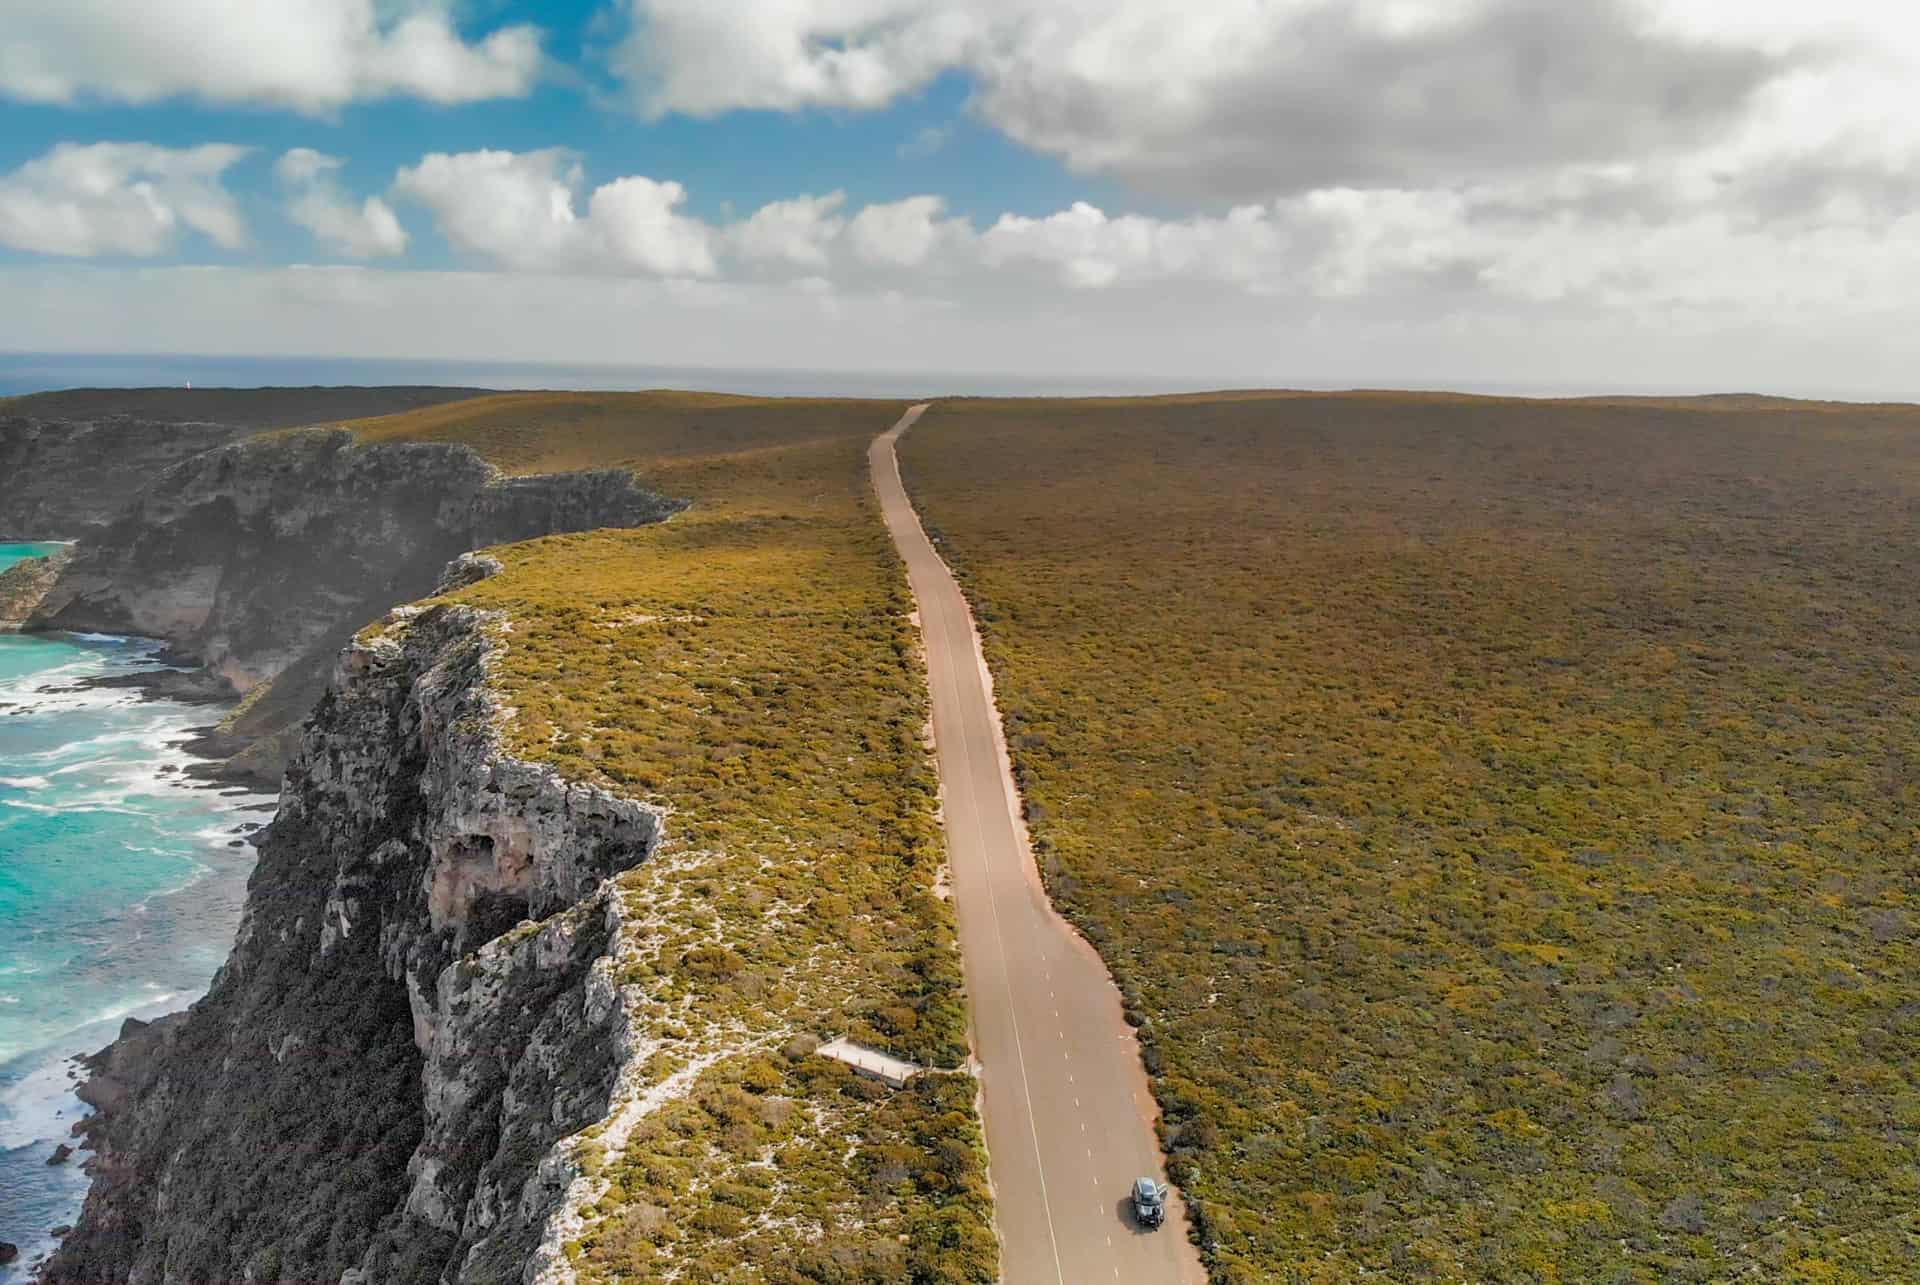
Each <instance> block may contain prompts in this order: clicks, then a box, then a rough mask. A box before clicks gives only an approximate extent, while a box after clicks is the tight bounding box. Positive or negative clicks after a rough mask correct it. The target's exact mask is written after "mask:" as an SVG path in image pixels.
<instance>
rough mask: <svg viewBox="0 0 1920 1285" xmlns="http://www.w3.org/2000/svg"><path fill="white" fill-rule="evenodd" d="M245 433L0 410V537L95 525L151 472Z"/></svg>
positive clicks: (46, 535)
mask: <svg viewBox="0 0 1920 1285" xmlns="http://www.w3.org/2000/svg"><path fill="white" fill-rule="evenodd" d="M246 433H247V430H246V429H244V428H236V427H233V426H231V425H226V424H171V423H165V422H161V421H155V420H148V419H130V418H116V419H107V420H98V421H80V422H72V421H54V420H43V419H36V418H27V417H23V416H18V415H12V416H4V417H0V538H6V539H17V540H66V539H72V538H74V537H77V536H81V535H85V534H87V533H89V532H92V531H95V530H98V529H99V528H101V527H103V526H105V525H106V524H107V523H108V522H110V521H112V520H113V516H114V515H115V514H116V513H118V512H119V511H120V510H121V509H122V508H124V507H125V506H126V504H127V502H128V501H129V500H131V499H132V498H133V497H134V495H135V493H137V492H138V491H139V490H140V488H141V487H143V486H145V485H146V484H147V483H149V482H151V481H152V480H153V479H154V476H155V475H156V474H158V473H160V472H163V471H164V470H166V469H167V468H170V467H171V466H173V465H174V464H177V463H179V462H180V461H181V460H184V459H187V458H189V457H190V456H194V455H198V454H199V453H200V452H201V451H204V450H210V449H211V448H213V447H216V446H223V445H225V444H226V443H228V442H231V441H233V440H235V439H236V438H240V437H244V436H245V435H246Z"/></svg>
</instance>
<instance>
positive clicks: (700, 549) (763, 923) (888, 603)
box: [355, 394, 996, 1282]
mask: <svg viewBox="0 0 1920 1285" xmlns="http://www.w3.org/2000/svg"><path fill="white" fill-rule="evenodd" d="M899 409H900V408H899V407H898V406H895V405H890V404H886V403H860V402H797V401H786V402H771V401H764V400H753V399H741V398H718V397H704V396H695V395H682V394H639V395H636V394H610V395H591V396H586V395H573V394H554V395H547V394H539V395H510V396H503V397H498V398H483V399H479V400H477V401H473V402H467V403H462V404H461V405H460V407H459V408H457V409H456V408H448V407H438V408H433V409H431V410H427V411H422V412H414V413H411V414H408V415H404V416H396V417H393V418H390V419H386V420H374V421H367V422H365V423H362V424H359V425H355V428H356V430H357V431H358V432H360V433H361V434H362V436H363V437H365V438H368V439H377V440H438V441H464V442H468V443H469V444H471V445H473V446H474V447H475V448H476V449H478V450H480V451H481V452H482V453H483V454H484V455H486V456H487V457H488V458H489V459H490V460H492V461H493V462H494V463H495V464H497V465H498V466H500V467H501V468H503V469H506V470H508V471H511V472H522V473H524V472H534V471H546V470H552V469H563V468H564V469H572V468H584V467H607V466H614V465H618V466H624V467H629V468H632V469H633V470H634V471H635V472H636V473H637V474H638V475H639V477H640V478H641V480H642V481H643V483H645V484H646V485H649V486H651V487H653V488H655V489H657V490H659V491H661V492H663V493H665V494H669V495H675V496H684V497H688V498H690V499H691V500H692V501H693V504H692V507H690V508H689V509H688V510H686V511H685V512H684V513H681V514H679V515H678V516H676V517H675V518H674V519H673V520H672V521H670V522H668V523H665V524H662V525H658V526H651V527H645V528H640V529H635V530H609V531H594V532H585V533H581V534H574V535H562V536H554V537H550V538H547V539H542V540H535V541H531V542H528V543H526V544H521V545H514V546H509V547H506V548H502V549H496V550H493V551H492V552H493V553H494V554H495V555H496V556H498V557H499V558H500V559H501V560H502V562H503V563H504V564H505V570H504V571H503V572H502V573H501V574H500V575H498V576H495V577H494V578H492V579H489V580H485V581H482V582H480V583H478V584H475V585H472V586H469V587H467V588H465V589H461V590H459V591H458V592H457V593H456V594H454V595H453V596H454V597H456V598H457V599H458V600H460V601H463V602H467V603H471V604H473V605H475V606H478V607H481V608H484V609H487V610H490V611H496V612H499V613H501V624H500V625H499V626H498V629H497V640H498V641H499V643H500V644H501V649H500V652H499V657H498V660H497V663H496V665H495V670H494V681H495V685H496V687H497V688H498V691H499V695H500V697H501V699H502V701H503V702H504V703H505V704H506V705H508V706H510V707H511V709H512V715H511V717H510V719H509V721H508V725H507V727H506V729H505V734H506V738H507V742H508V747H509V748H510V749H511V750H512V751H513V752H514V753H516V754H518V755H520V756H522V757H525V758H528V759H532V760H537V761H542V762H547V763H551V764H553V765H555V766H557V767H559V768H561V769H562V770H563V771H565V772H566V773H567V774H568V775H570V776H573V777H575V778H578V779H583V780H591V781H598V782H601V783H603V784H606V785H608V786H610V787H612V788H614V789H616V790H619V791H622V792H624V793H627V794H630V795H633V796H636V797H640V798H644V799H648V800H651V801H654V802H657V803H659V804H661V805H663V806H664V807H666V808H668V809H670V813H671V814H670V816H669V818H668V823H667V839H666V842H665V843H664V845H663V847H662V849H661V851H660V852H659V853H658V854H657V856H656V857H655V858H654V859H653V860H651V861H650V862H648V863H646V864H645V865H643V866H642V867H640V868H639V869H637V870H635V871H632V872H630V873H629V874H628V875H626V876H623V878H622V883H621V887H622V890H623V896H624V898H625V900H626V905H627V908H628V911H629V913H630V915H631V916H632V917H633V919H634V920H635V921H636V922H637V923H640V924H643V925H644V927H643V928H642V929H640V930H637V934H636V940H637V947H636V948H635V949H632V950H630V951H629V953H628V956H627V957H626V958H624V959H623V961H622V962H623V966H624V969H625V976H624V978H623V980H624V981H626V982H627V983H628V984H629V985H630V986H631V988H632V990H631V992H630V993H631V995H632V996H633V997H634V1004H635V1007H636V1011H637V1014H638V1020H639V1022H640V1032H639V1034H640V1036H641V1038H642V1039H643V1040H648V1041H652V1042H653V1044H654V1045H655V1047H654V1050H653V1052H652V1053H651V1054H650V1057H649V1061H648V1068H647V1069H648V1072H649V1075H650V1078H651V1079H652V1080H654V1081H662V1080H665V1079H666V1078H667V1077H669V1076H671V1075H673V1074H675V1073H676V1072H680V1071H683V1070H686V1069H687V1068H695V1069H699V1068H702V1067H704V1070H699V1073H698V1074H697V1075H696V1076H694V1078H693V1079H692V1082H691V1083H690V1085H688V1087H687V1089H686V1091H685V1092H684V1093H682V1094H681V1095H679V1096H678V1097H676V1098H674V1099H673V1100H671V1101H669V1102H668V1103H667V1104H666V1105H664V1106H663V1107H661V1108H660V1109H659V1110H658V1111H657V1112H655V1113H654V1114H652V1115H650V1116H648V1117H647V1118H646V1119H645V1120H644V1121H643V1122H642V1123H641V1125H640V1127H639V1129H638V1131H637V1132H636V1134H635V1135H634V1138H633V1139H632V1140H631V1141H630V1143H629V1144H628V1145H627V1146H626V1147H624V1148H607V1147H605V1146H603V1145H601V1144H600V1143H599V1142H598V1141H597V1140H595V1141H592V1142H589V1143H588V1144H587V1145H586V1146H585V1147H584V1148H583V1150H582V1156H581V1159H582V1162H583V1164H584V1165H586V1166H588V1167H590V1168H591V1170H592V1171H593V1172H594V1173H595V1174H596V1175H597V1176H598V1177H600V1178H601V1179H603V1180H605V1181H606V1182H607V1183H608V1184H609V1189H608V1193H607V1195H606V1197H605V1198H603V1199H602V1200H601V1201H600V1204H599V1206H598V1207H597V1208H596V1210H595V1211H594V1217H593V1218H592V1219H591V1220H590V1222H589V1225H588V1227H587V1229H586V1231H585V1232H584V1233H583V1235H582V1236H581V1237H580V1239H579V1240H578V1241H577V1242H576V1243H575V1244H574V1245H573V1246H571V1248H570V1254H571V1256H572V1258H573V1261H574V1262H575V1263H576V1265H577V1266H578V1267H579V1268H580V1269H581V1270H582V1271H583V1273H584V1274H585V1275H586V1276H587V1277H588V1278H590V1279H598V1280H609V1281H613V1280H618V1281H644V1280H652V1279H658V1278H659V1277H660V1276H661V1275H662V1274H663V1273H664V1272H666V1271H667V1270H668V1268H669V1267H673V1268H676V1269H677V1270H678V1271H679V1272H680V1276H679V1279H682V1280H695V1279H697V1280H715V1281H723V1280H724V1281H734V1280H739V1281H755V1280H757V1281H778V1282H788V1281H795V1282H797V1281H822V1282H825V1281H872V1282H882V1281H887V1282H891V1281H901V1280H921V1281H930V1282H931V1281H940V1282H946V1281H954V1282H961V1281H987V1280H991V1279H993V1275H994V1270H995V1266H996V1264H995V1248H994V1242H993V1235H992V1230H991V1224H990V1212H991V1211H990V1206H989V1197H988V1193H987V1190H986V1186H985V1176H984V1172H985V1166H984V1158H983V1154H982V1151H981V1144H980V1134H979V1123H978V1120H977V1118H976V1116H975V1114H974V1109H973V1085H972V1081H971V1080H970V1079H969V1078H967V1077H965V1076H963V1075H957V1074H942V1075H934V1076H928V1077H924V1078H922V1079H919V1080H916V1081H915V1082H914V1083H913V1085H912V1086H911V1087H910V1088H909V1089H907V1090H905V1091H903V1092H901V1093H897V1094H895V1093H888V1092H885V1091H881V1090H876V1089H875V1088H874V1086H871V1085H869V1084H867V1083H866V1082H863V1081H856V1080H854V1079H852V1077H851V1076H850V1075H848V1074H846V1073H845V1072H844V1068H841V1067H840V1066H839V1065H838V1064H837V1063H830V1062H827V1061H825V1060H823V1059H819V1058H814V1057H809V1056H806V1055H805V1054H806V1051H807V1050H808V1049H809V1048H810V1044H809V1043H808V1041H806V1040H805V1039H798V1040H796V1039H795V1036H796V1034H798V1035H812V1034H836V1033H842V1032H845V1033H849V1034H851V1035H852V1036H853V1037H854V1038H856V1039H859V1040H862V1041H865V1042H868V1043H871V1044H874V1045H876V1046H879V1047H883V1048H887V1049H889V1050H891V1051H893V1052H895V1053H898V1054H900V1055H902V1056H906V1057H909V1058H912V1059H914V1060H916V1061H919V1062H922V1063H926V1064H930V1065H934V1066H938V1067H946V1068H952V1067H957V1066H959V1065H960V1064H961V1063H962V1062H963V1061H964V1059H965V1056H966V1012H965V1006H964V1001H963V997H962V993H961V986H960V971H959V958H958V954H957V952H956V951H955V949H954V937H953V924H952V918H951V915H950V912H949V909H948V907H947V905H946V903H945V902H944V901H942V900H941V899H940V898H939V897H938V896H937V895H936V893H935V879H936V875H937V872H938V867H939V865H940V863H941V861H942V860H943V859H944V854H943V849H942V846H941V836H940V831H939V828H938V824H937V819H936V814H935V803H936V797H937V788H936V783H935V780H934V777H933V772H932V765H931V761H930V759H929V756H928V754H927V750H926V747H925V745H924V744H923V742H922V739H921V736H922V728H923V726H924V724H925V720H926V717H927V709H926V700H925V696H924V678H923V672H922V669H921V664H920V661H919V658H918V654H917V651H916V649H915V640H914V636H913V633H912V628H911V625H910V623H909V619H908V613H909V611H910V599H909V596H908V593H907V589H906V584H905V577H904V573H903V571H902V569H901V568H900V566H899V564H898V562H897V560H896V558H895V555H894V553H893V551H892V546H891V543H890V542H889V540H888V537H887V535H886V532H885V529H884V528H883V527H882V525H881V523H880V521H879V516H878V510H877V508H876V507H875V505H874V503H873V501H872V499H871V497H870V494H869V490H868V486H867V481H866V472H865V469H866V465H865V451H866V446H867V443H868V442H869V441H870V440H871V438H872V437H873V436H874V435H875V434H876V433H878V432H880V431H882V430H884V429H885V428H886V427H887V426H888V425H889V424H890V423H891V422H892V421H893V419H894V418H895V417H896V416H897V415H898V413H899ZM903 1014H904V1015H905V1017H906V1018H907V1019H910V1020H903ZM789 1046H791V1047H789ZM783 1048H785V1049H788V1052H790V1053H792V1054H793V1055H792V1056H788V1055H787V1053H783V1052H782V1049H783ZM896 1164H897V1165H898V1166H899V1167H900V1168H902V1169H904V1171H905V1176H904V1177H903V1178H901V1179H900V1180H899V1181H891V1180H889V1181H884V1182H877V1181H876V1179H875V1174H876V1172H880V1171H882V1170H885V1172H886V1173H887V1174H888V1175H889V1176H890V1175H892V1173H893V1168H891V1167H889V1166H893V1165H896Z"/></svg>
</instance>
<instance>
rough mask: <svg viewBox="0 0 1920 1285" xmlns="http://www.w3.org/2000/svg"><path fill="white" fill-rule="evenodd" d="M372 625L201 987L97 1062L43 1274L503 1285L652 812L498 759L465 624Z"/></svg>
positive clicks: (620, 1044) (535, 1212) (595, 1074)
mask: <svg viewBox="0 0 1920 1285" xmlns="http://www.w3.org/2000/svg"><path fill="white" fill-rule="evenodd" d="M389 622H390V623H389V625H388V627H387V628H385V629H384V630H382V631H380V632H379V633H378V634H377V635H375V636H373V637H371V638H369V639H366V640H362V641H357V642H355V643H354V644H353V645H351V646H349V647H348V648H347V649H346V650H345V651H344V652H343V653H342V655H341V657H340V660H339V663H338V666H337V668H336V671H335V675H334V679H333V683H332V686H331V687H330V688H329V690H328V692H327V694H326V695H325V697H324V698H323V699H322V700H321V702H320V704H319V706H318V709H317V711H316V713H315V716H314V718H313V720H312V722H311V723H310V724H309V725H308V726H307V728H306V730H305V732H304V734H303V736H302V738H301V742H300V745H299V748H298V751H297V752H296V754H295V755H294V758H293V761H292V763H291V764H290V766H289V768H288V772H287V777H286V786H285V790H284V792H283V795H282V801H281V808H280V812H279V815H278V816H277V817H276V818H275V820H274V822H273V824H272V825H271V826H270V827H269V828H268V829H267V830H266V831H265V832H264V833H263V836H262V838H261V840H260V845H259V846H260V861H259V867H258V869H257V871H256V873H255V874H254V876H253V879H252V882H251V884H250V887H249V890H248V899H247V908H246V912H245V915H244V917H243V919H242V922H241V927H240V930H239V933H238V937H237V940H236V943H235V946H234V950H233V953H232V955H231V957H230V958H229V960H228V962H227V964H226V966H225V967H224V968H223V969H222V970H221V971H220V973H219V974H218V976H217V977H216V978H215V980H214V984H213V987H212V990H211V991H210V992H209V994H208V995H207V997H206V998H205V999H203V1000H201V1001H200V1002H199V1003H197V1004H195V1005H194V1006H193V1008H192V1009H191V1010H189V1011H188V1013H187V1014H186V1015H184V1016H183V1017H179V1018H174V1019H169V1020H168V1021H166V1022H165V1023H156V1024H154V1025H153V1026H149V1027H145V1028H141V1029H139V1030H136V1031H132V1032H130V1035H131V1037H132V1039H133V1040H134V1041H137V1043H138V1045H139V1047H138V1049H137V1050H136V1049H131V1048H129V1049H128V1050H127V1053H128V1055H127V1056H115V1055H114V1053H113V1051H109V1052H108V1053H107V1054H106V1055H103V1056H102V1057H101V1058H99V1059H96V1061H97V1063H98V1067H99V1069H101V1070H102V1072H103V1074H110V1075H111V1076H112V1083H111V1086H110V1087H111V1090H112V1092H111V1093H103V1094H96V1095H95V1099H96V1100H97V1101H99V1103H100V1104H101V1105H102V1106H103V1107H104V1108H106V1109H105V1110H104V1111H103V1113H102V1114H101V1115H100V1116H97V1117H95V1120H96V1123H95V1125H94V1128H93V1131H92V1137H91V1143H92V1145H93V1146H94V1148H95V1150H96V1155H95V1158H94V1161H93V1165H94V1186H93V1189H92V1191H91V1192H90V1193H89V1195H88V1198H87V1204H86V1209H85V1212H84V1213H83V1215H82V1217H81V1219H80V1221H79V1223H78V1224H77V1225H76V1227H75V1230H74V1231H73V1233H72V1234H71V1235H70V1236H69V1237H68V1238H67V1240H66V1242H65V1243H64V1245H63V1246H62V1248H61V1249H60V1251H59V1253H58V1254H57V1255H56V1256H55V1257H54V1259H53V1260H52V1262H51V1263H50V1265H49V1266H48V1268H47V1270H46V1274H45V1280H46V1281H47V1282H49V1283H50V1285H80V1283H81V1282H85V1283H86V1285H97V1283H98V1282H108V1281H128V1282H171V1281H181V1282H186V1281H214V1280H222V1281H254V1280H257V1281H274V1280H298V1281H342V1282H345V1283H346V1285H373V1283H374V1282H380V1283H381V1285H387V1283H389V1282H410V1281H420V1282H426V1281H461V1282H468V1281H472V1282H481V1281H506V1280H519V1279H521V1277H522V1274H523V1272H524V1271H525V1270H526V1268H527V1264H528V1263H529V1261H530V1259H531V1258H532V1257H533V1253H534V1247H535V1246H536V1245H537V1244H538V1242H539V1241H540V1240H541V1238H542V1233H543V1230H544V1229H545V1228H546V1225H547V1223H548V1221H549V1220H550V1219H551V1217H552V1216H553V1214H554V1213H555V1211H556V1209H557V1208H558V1207H559V1205H560V1204H561V1203H562V1200H563V1197H564V1196H565V1189H566V1184H567V1183H568V1182H569V1181H571V1180H572V1179H573V1178H574V1177H575V1176H576V1175H575V1174H574V1173H573V1171H572V1168H571V1166H570V1165H569V1164H568V1163H566V1161H565V1160H564V1157H563V1156H562V1154H561V1152H560V1151H559V1150H557V1149H556V1144H557V1143H559V1142H560V1141H561V1140H562V1139H564V1138H566V1137H568V1136H569V1135H571V1134H573V1133H575V1132H577V1131H579V1130H580V1129H582V1128H584V1127H586V1126H588V1125H590V1124H592V1123H594V1122H596V1121H599V1120H600V1119H602V1118H603V1117H604V1116H605V1115H606V1113H607V1109H608V1101H609V1095H610V1093H611V1092H612V1090H613V1087H614V1085H615V1082H616V1080H617V1078H618V1077H619V1075H620V1072H621V1070H622V1062H623V1061H624V1060H625V1057H626V1055H625V1054H624V1053H623V1052H622V1050H623V1049H624V1048H625V1047H626V1041H625V1038H624V1031H625V1023H626V1020H627V1018H626V1015H625V1013H624V1012H623V1010H622V1008H621V1004H622V1001H621V998H620V993H619V988H618V986H617V985H616V982H615V978H614V975H613V965H612V960H611V958H610V954H609V951H610V943H611V942H612V941H613V940H614V939H615V938H616V937H617V936H618V933H619V929H620V920H619V916H620V908H619V898H618V897H617V896H615V895H614V894H613V889H612V885H611V884H610V883H609V880H610V877H611V876H613V875H615V874H617V873H618V872H620V871H622V870H625V869H629V868H631V867H632V866H634V865H636V864H638V863H640V862H642V861H644V860H646V859H648V858H649V857H650V856H651V855H652V853H653V852H654V851H655V849H656V848H657V846H658V844H659V842H660V837H661V817H660V814H659V813H658V811H656V810H655V809H652V808H650V807H648V806H646V805H643V804H640V803H637V802H634V801H631V800H626V799H621V798H617V797H614V796H612V795H610V794H608V793H606V792H604V791H601V790H599V789H596V788H593V787H590V786H586V785H581V784H578V783H571V782H567V781H565V780H563V779H561V778H560V777H559V776H557V775H556V774H554V773H553V772H551V771H549V770H547V769H545V768H542V767H539V766H536V765H533V764H529V763H525V762H521V761H518V760H515V759H513V758H511V757H510V756H508V755H506V754H505V753H504V752H503V751H502V749H501V746H500V741H499V737H498V724H499V721H500V718H501V715H500V711H499V710H498V709H497V708H496V706H495V703H494V700H493V697H492V696H491V695H490V693H489V689H488V686H487V681H486V674H487V668H488V660H489V656H490V654H491V647H492V644H491V643H490V642H489V640H488V637H487V633H486V623H487V622H486V619H485V618H484V617H483V616H482V615H481V614H480V613H478V612H476V611H474V610H472V609H470V608H465V607H445V606H443V607H433V608H429V609H426V610H418V609H411V608H409V609H403V610H401V611H399V612H395V613H393V615H392V616H390V617H389ZM136 1054H137V1055H136ZM543 1161H545V1162H546V1163H544V1164H543Z"/></svg>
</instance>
